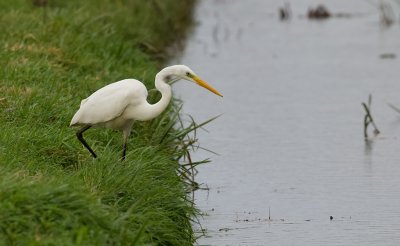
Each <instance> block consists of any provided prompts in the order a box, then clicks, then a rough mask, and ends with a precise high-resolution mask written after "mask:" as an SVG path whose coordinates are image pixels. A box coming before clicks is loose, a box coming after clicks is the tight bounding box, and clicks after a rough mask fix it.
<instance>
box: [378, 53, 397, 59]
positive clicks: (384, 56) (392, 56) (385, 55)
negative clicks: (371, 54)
mask: <svg viewBox="0 0 400 246" xmlns="http://www.w3.org/2000/svg"><path fill="white" fill-rule="evenodd" d="M379 57H380V58H381V59H395V58H396V54H394V53H383V54H381V55H380V56H379Z"/></svg>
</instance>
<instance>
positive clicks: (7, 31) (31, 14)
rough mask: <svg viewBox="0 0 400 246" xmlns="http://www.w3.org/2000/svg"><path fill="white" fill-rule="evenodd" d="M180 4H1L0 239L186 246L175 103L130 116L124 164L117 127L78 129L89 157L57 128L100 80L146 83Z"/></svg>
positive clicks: (187, 4)
mask: <svg viewBox="0 0 400 246" xmlns="http://www.w3.org/2000/svg"><path fill="white" fill-rule="evenodd" d="M192 6H193V1H191V0H190V1H173V0H163V1H157V0H153V1H146V0H115V1H106V0H100V1H98V0H88V1H78V0H71V1H59V0H53V1H51V0H48V1H27V0H17V1H11V0H6V1H1V3H0V28H1V30H2V32H1V33H0V39H1V43H0V49H1V52H0V111H1V117H0V125H1V131H0V171H1V176H0V242H2V244H23V245H25V244H29V245H31V244H51V245H71V244H73V245H105V244H107V245H135V244H136V245H142V244H150V245H191V244H192V243H193V241H194V238H193V231H192V229H191V220H192V218H193V216H194V215H196V209H195V208H194V207H193V205H192V204H191V202H190V201H189V200H188V199H189V198H188V197H187V189H188V186H187V185H186V183H185V182H183V181H185V180H186V181H187V182H189V183H191V184H193V182H192V181H191V178H190V175H188V173H189V171H190V168H191V167H190V166H185V165H179V161H180V160H182V159H185V158H187V157H188V150H189V149H190V148H191V146H192V145H193V142H194V140H193V139H188V138H187V134H188V133H189V132H190V131H192V130H195V129H196V128H197V127H199V126H198V125H196V124H194V123H193V124H192V125H190V126H189V128H186V129H185V128H183V127H181V126H180V124H179V116H178V113H177V112H178V111H179V107H178V104H177V102H175V103H173V105H170V108H169V110H167V112H165V113H164V114H163V115H162V116H160V117H158V118H156V119H155V120H153V121H150V122H136V123H135V125H134V128H133V133H132V137H131V139H130V141H129V147H128V149H129V151H128V153H127V154H128V155H127V159H126V161H125V162H120V161H119V157H120V153H119V152H120V145H121V144H122V139H121V136H120V133H119V132H113V131H110V130H108V131H104V130H92V131H91V132H88V134H87V135H86V138H87V140H88V141H89V142H90V143H91V145H92V146H93V148H94V149H95V151H97V152H98V153H99V154H101V155H100V158H98V159H93V158H92V157H91V156H90V154H89V153H88V152H87V151H86V149H84V147H83V146H82V145H81V144H80V143H79V141H77V139H76V138H75V130H74V129H70V128H68V124H69V121H70V119H71V117H72V115H73V113H74V112H75V111H76V110H77V109H78V107H79V103H80V100H82V99H83V98H85V97H86V96H87V95H89V94H90V93H91V92H93V91H94V90H96V89H98V88H100V87H101V86H104V85H105V84H108V83H110V82H114V81H117V80H120V79H123V78H129V77H135V78H138V79H140V80H142V81H144V82H145V83H146V86H147V87H148V88H149V89H151V88H153V87H154V85H153V81H154V75H155V74H156V72H157V71H158V70H159V69H160V66H161V64H162V61H163V60H164V59H165V57H166V54H165V50H166V48H167V46H168V45H169V44H170V43H171V42H173V41H176V39H177V38H179V37H181V35H182V34H183V33H184V30H185V29H186V27H187V25H188V23H190V18H191V9H192ZM150 95H151V98H152V99H157V98H158V97H159V95H158V94H157V93H150ZM177 123H178V124H177ZM177 126H178V127H177ZM93 136H96V137H93ZM110 139H111V140H110ZM189 160H190V156H189ZM190 162H191V160H190ZM194 164H196V163H194ZM184 177H186V179H185V178H184Z"/></svg>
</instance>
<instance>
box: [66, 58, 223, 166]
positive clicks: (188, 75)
mask: <svg viewBox="0 0 400 246" xmlns="http://www.w3.org/2000/svg"><path fill="white" fill-rule="evenodd" d="M179 79H185V80H188V81H192V82H195V83H197V84H198V85H200V86H203V87H204V88H206V89H208V90H210V91H211V92H213V93H215V94H217V95H219V96H222V95H221V94H220V93H219V92H218V91H216V90H215V89H214V88H212V87H211V86H210V85H208V84H207V83H206V82H204V81H203V80H201V79H200V78H199V77H198V76H197V75H196V74H195V73H194V72H193V71H192V70H191V69H190V68H188V67H187V66H184V65H174V66H170V67H166V68H164V69H163V70H161V71H160V72H159V73H158V74H157V75H156V79H155V87H156V89H157V90H159V91H160V92H161V99H160V101H159V102H157V103H155V104H149V103H148V102H147V95H148V93H147V89H146V87H145V86H144V85H143V84H142V83H141V82H140V81H138V80H136V79H125V80H121V81H118V82H115V83H112V84H109V85H107V86H104V87H103V88H101V89H99V90H97V91H96V92H94V93H93V94H92V95H90V96H89V97H88V98H86V99H84V100H82V101H81V105H80V108H79V110H78V111H77V112H76V113H75V115H74V117H73V118H72V120H71V123H70V126H82V128H81V129H80V130H79V131H78V132H77V133H76V135H77V137H78V139H79V140H80V141H81V142H82V144H83V145H84V146H85V147H86V148H87V149H88V150H89V151H90V153H92V155H93V156H94V157H96V154H95V153H94V151H93V150H92V149H91V148H90V147H89V145H88V144H87V142H86V141H85V140H84V138H83V135H82V134H83V132H84V131H86V130H87V129H89V128H90V127H92V126H96V127H106V128H112V129H118V130H122V132H123V136H124V145H123V154H122V158H123V159H125V154H126V144H127V140H128V137H129V134H130V131H131V128H132V124H133V122H134V121H135V120H139V121H146V120H150V119H153V118H155V117H157V116H158V115H159V114H161V113H162V112H163V111H164V110H165V108H166V107H167V106H168V104H169V102H170V100H171V96H172V93H171V87H170V85H169V84H168V82H172V81H176V80H179Z"/></svg>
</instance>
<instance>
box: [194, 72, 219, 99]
mask: <svg viewBox="0 0 400 246" xmlns="http://www.w3.org/2000/svg"><path fill="white" fill-rule="evenodd" d="M192 79H193V80H194V81H195V82H196V83H197V84H198V85H200V86H201V87H204V88H206V89H207V90H209V91H211V92H212V93H214V94H216V95H218V96H220V97H223V96H222V95H221V93H219V92H218V91H217V90H216V89H214V88H212V87H211V85H209V84H207V82H205V81H204V80H202V79H200V78H199V77H197V76H194V77H193V78H192Z"/></svg>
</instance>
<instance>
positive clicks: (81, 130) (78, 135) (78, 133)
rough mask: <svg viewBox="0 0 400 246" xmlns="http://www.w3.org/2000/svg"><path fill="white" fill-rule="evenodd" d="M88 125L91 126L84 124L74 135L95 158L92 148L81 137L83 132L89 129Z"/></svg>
mask: <svg viewBox="0 0 400 246" xmlns="http://www.w3.org/2000/svg"><path fill="white" fill-rule="evenodd" d="M90 127H92V126H91V125H87V126H84V127H83V128H82V129H80V130H79V131H77V132H76V136H77V137H78V139H79V141H81V143H82V144H83V146H85V147H86V149H88V150H89V152H90V153H91V154H92V155H93V157H94V158H97V155H96V153H94V151H93V150H92V148H90V146H89V144H88V143H87V142H86V141H85V139H83V135H82V134H83V133H84V132H85V131H86V130H87V129H89V128H90Z"/></svg>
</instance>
